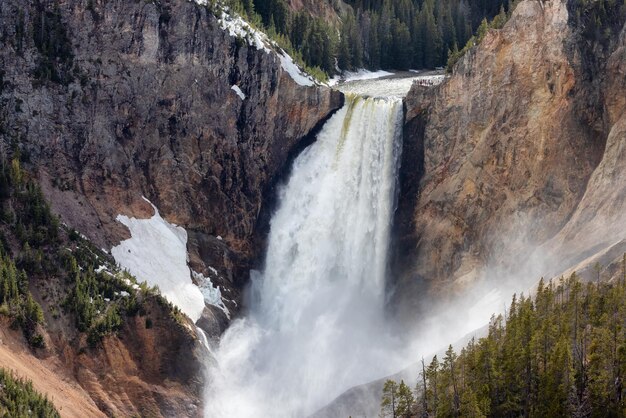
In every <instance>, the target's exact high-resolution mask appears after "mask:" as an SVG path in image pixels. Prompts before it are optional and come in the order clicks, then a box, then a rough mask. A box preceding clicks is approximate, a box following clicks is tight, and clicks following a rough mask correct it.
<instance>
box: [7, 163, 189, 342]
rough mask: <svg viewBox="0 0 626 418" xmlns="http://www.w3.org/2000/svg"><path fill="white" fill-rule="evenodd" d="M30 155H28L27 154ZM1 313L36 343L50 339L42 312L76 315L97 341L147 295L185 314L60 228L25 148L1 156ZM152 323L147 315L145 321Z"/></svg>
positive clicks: (137, 310)
mask: <svg viewBox="0 0 626 418" xmlns="http://www.w3.org/2000/svg"><path fill="white" fill-rule="evenodd" d="M24 158H28V157H27V156H25V157H24ZM0 206H1V210H0V315H4V316H7V317H9V318H10V319H11V324H12V326H13V327H14V328H16V329H17V328H21V329H22V331H23V333H24V336H25V337H26V339H27V341H28V342H29V344H30V345H31V346H32V347H34V348H43V347H44V346H45V339H44V336H43V332H44V328H45V327H44V326H45V323H44V322H45V321H44V311H43V309H42V306H41V304H40V303H39V302H38V301H36V300H35V298H34V297H33V294H32V293H31V291H35V289H36V293H37V294H38V295H39V300H40V301H45V304H44V305H45V306H46V307H47V309H48V311H49V312H50V316H51V317H52V318H53V319H57V318H59V317H60V316H61V315H62V314H68V315H70V316H71V318H73V319H72V321H73V323H74V324H75V327H76V329H77V330H78V331H79V332H85V333H87V341H88V343H89V345H90V346H91V347H95V346H96V345H97V344H98V343H99V342H100V340H101V339H102V338H103V337H104V336H106V335H108V334H111V333H115V332H116V331H118V330H119V329H120V328H121V326H122V324H123V322H124V318H126V317H132V316H135V315H138V314H141V313H142V311H143V309H142V300H143V299H145V298H148V297H155V298H157V299H158V300H159V301H160V303H161V304H162V305H167V306H169V307H170V310H171V312H172V315H173V316H174V317H175V318H179V319H178V320H180V317H181V315H182V314H181V313H180V311H179V309H178V308H176V307H174V306H173V305H171V304H169V303H168V302H167V301H166V300H165V299H164V298H162V297H161V296H160V295H158V289H150V288H148V286H147V285H146V284H145V283H143V284H141V286H140V285H137V284H136V283H134V281H135V279H134V278H132V277H131V276H130V275H128V274H127V273H125V272H120V271H117V269H116V267H115V263H114V261H113V260H112V259H111V258H110V256H108V255H107V254H105V253H104V252H102V251H101V250H99V249H97V248H95V247H94V246H93V245H92V244H90V243H89V242H88V241H87V240H85V239H83V238H82V237H81V236H80V234H78V233H77V232H76V231H73V230H67V229H66V228H63V227H61V225H60V223H59V220H58V218H57V217H56V216H54V215H53V214H52V213H51V211H50V207H49V206H48V204H47V203H46V201H45V199H44V197H43V195H42V193H41V190H40V188H39V186H38V185H37V184H36V183H35V182H34V181H33V180H32V179H31V178H30V176H29V175H28V173H26V172H25V171H24V170H23V169H22V168H21V162H20V155H19V152H18V151H16V152H15V156H14V157H13V158H12V159H4V160H2V161H0ZM146 323H148V322H146Z"/></svg>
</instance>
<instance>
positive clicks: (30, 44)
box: [0, 0, 343, 292]
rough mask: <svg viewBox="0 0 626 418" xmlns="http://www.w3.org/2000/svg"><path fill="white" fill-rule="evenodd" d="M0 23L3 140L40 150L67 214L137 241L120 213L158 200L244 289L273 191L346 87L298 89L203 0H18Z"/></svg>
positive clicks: (36, 162)
mask: <svg viewBox="0 0 626 418" xmlns="http://www.w3.org/2000/svg"><path fill="white" fill-rule="evenodd" d="M0 21H1V22H2V28H3V29H2V31H3V34H2V41H1V42H2V48H1V52H0V60H1V62H2V63H3V65H2V68H3V72H2V85H3V88H2V100H3V106H2V112H1V114H2V119H1V121H2V139H3V143H4V144H5V146H7V147H8V146H10V144H11V142H14V143H19V144H20V145H19V146H20V147H21V148H22V152H23V153H28V155H29V156H30V159H31V162H32V164H33V167H35V168H36V169H37V170H38V172H39V175H40V178H41V182H42V184H43V186H44V191H45V194H46V197H47V198H48V199H49V200H50V201H51V202H52V204H53V208H54V209H55V210H56V211H57V212H58V213H59V214H60V215H61V216H62V218H63V220H64V221H65V222H66V223H67V224H69V225H70V226H72V227H75V228H76V229H77V230H79V231H80V232H82V233H83V234H85V235H86V236H87V237H89V238H90V239H91V240H93V241H95V242H96V243H97V244H98V245H100V246H102V247H105V248H110V247H111V246H113V245H116V244H117V243H118V242H119V241H120V240H121V239H124V238H127V237H128V231H127V230H126V228H125V227H123V226H122V225H120V224H119V223H117V222H116V221H115V218H116V216H117V215H118V214H125V215H134V216H138V217H149V216H150V215H151V214H152V209H151V208H150V206H149V205H148V204H147V203H146V202H145V201H143V200H142V199H141V197H142V196H145V197H146V198H148V199H149V200H150V201H151V202H152V203H154V204H155V205H156V206H157V207H158V208H159V210H160V212H161V214H162V215H163V217H164V218H166V219H167V220H168V221H169V222H171V223H175V224H178V225H181V226H183V227H184V228H185V229H187V230H188V231H189V233H190V234H193V235H194V237H196V239H195V241H193V243H195V244H196V245H195V246H194V247H193V250H194V253H193V254H191V256H190V257H191V258H192V259H193V260H195V263H196V268H197V270H198V271H201V270H203V269H205V268H206V266H208V265H211V266H213V267H215V268H217V269H218V270H220V271H221V273H222V274H221V275H220V276H223V277H227V278H229V280H230V282H228V281H227V280H225V281H226V282H225V283H219V285H221V286H226V287H231V288H235V290H234V292H236V288H238V287H239V286H240V285H241V284H242V283H243V282H245V280H246V275H247V271H248V268H249V267H250V263H251V260H255V259H256V258H258V257H259V254H260V250H261V245H260V244H259V243H260V242H261V241H262V239H263V233H262V232H259V231H263V229H264V227H263V226H262V225H261V226H260V225H259V219H263V217H262V216H260V214H262V211H263V208H264V207H265V206H267V205H265V204H266V203H267V202H268V201H269V200H271V195H272V187H273V186H274V184H275V183H276V181H277V179H278V177H279V176H280V173H282V172H283V171H284V170H285V166H286V165H287V163H288V161H289V158H290V154H293V153H294V152H295V150H297V149H298V148H299V147H300V146H301V144H302V143H303V141H305V139H306V137H307V135H308V134H310V133H311V132H312V131H313V130H314V128H315V127H316V126H318V125H320V124H321V123H322V121H324V120H325V119H326V118H327V117H328V116H329V115H330V113H331V112H332V111H333V110H335V109H336V108H338V107H339V106H340V105H341V104H342V100H343V99H342V95H341V94H340V93H338V92H333V91H331V90H330V89H328V88H323V87H317V86H314V87H304V86H300V85H298V84H297V83H296V82H294V80H293V79H292V78H291V77H290V75H289V74H288V73H287V72H285V71H284V70H283V69H282V67H281V65H280V62H279V60H278V57H277V56H276V54H274V53H268V52H266V51H263V50H257V49H256V48H255V47H251V46H249V45H248V43H247V42H246V41H245V40H244V39H239V38H236V37H232V36H230V35H229V34H228V32H226V31H224V30H223V29H221V27H220V24H219V22H218V20H217V18H216V17H215V16H214V15H213V14H212V11H211V10H210V9H209V8H207V7H203V6H199V5H197V4H196V3H194V2H190V1H184V0H176V1H158V2H146V1H121V0H120V1H92V0H89V1H87V0H85V1H76V2H60V1H57V0H39V1H35V2H27V1H21V0H12V1H9V2H3V4H2V6H0ZM16 22H17V23H16ZM233 85H237V86H238V87H239V89H240V90H241V91H242V92H243V94H244V95H245V99H242V98H240V96H239V95H238V94H237V93H236V92H235V91H234V90H233V89H232V88H231V87H232V86H233ZM303 138H304V139H303ZM218 236H220V237H221V238H223V240H222V242H223V244H224V246H225V249H224V252H223V253H221V254H218V256H216V257H214V259H211V260H203V259H202V257H200V254H201V253H202V254H209V253H211V251H205V250H204V249H203V248H198V247H197V244H198V243H202V242H207V241H211V239H213V240H215V238H216V237H218ZM202 237H204V238H202ZM190 243H192V242H191V241H190ZM225 260H226V261H225Z"/></svg>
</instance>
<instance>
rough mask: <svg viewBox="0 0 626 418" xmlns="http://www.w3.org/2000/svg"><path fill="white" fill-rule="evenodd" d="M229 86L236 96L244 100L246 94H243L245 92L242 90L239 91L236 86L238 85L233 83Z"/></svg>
mask: <svg viewBox="0 0 626 418" xmlns="http://www.w3.org/2000/svg"><path fill="white" fill-rule="evenodd" d="M230 88H231V89H232V90H233V91H234V92H235V93H237V96H239V98H240V99H241V100H246V95H245V94H243V91H241V89H240V88H239V86H238V85H236V84H233V85H232V86H230Z"/></svg>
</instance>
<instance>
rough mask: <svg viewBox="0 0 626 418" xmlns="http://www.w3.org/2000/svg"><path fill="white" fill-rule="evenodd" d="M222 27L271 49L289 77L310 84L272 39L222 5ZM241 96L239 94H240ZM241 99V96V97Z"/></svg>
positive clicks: (202, 0) (203, 1)
mask: <svg viewBox="0 0 626 418" xmlns="http://www.w3.org/2000/svg"><path fill="white" fill-rule="evenodd" d="M195 1H196V3H198V4H200V5H203V6H206V5H207V4H208V3H209V0H195ZM218 21H219V23H220V26H221V28H222V29H224V30H225V31H227V32H228V33H229V34H230V36H233V37H236V38H242V39H245V40H246V42H248V45H250V46H253V47H254V48H256V49H258V50H263V51H265V52H266V53H268V54H270V53H272V52H273V50H275V51H276V55H277V56H278V59H279V60H280V65H281V67H282V68H283V70H285V71H286V72H287V73H288V74H289V75H290V76H291V78H292V79H293V80H294V81H295V82H296V83H298V84H300V85H301V86H312V85H314V84H315V80H314V79H313V77H311V76H310V75H309V74H307V73H306V72H304V71H302V69H300V67H298V65H297V64H296V63H295V62H294V60H293V58H292V57H291V56H289V54H287V53H286V52H285V51H283V50H282V48H280V47H279V46H278V45H277V44H276V42H274V41H272V40H271V39H269V38H268V37H267V35H266V34H265V33H263V32H261V31H260V30H257V29H255V28H253V27H252V26H250V24H249V23H248V22H246V21H245V20H243V18H242V17H241V16H239V15H236V14H230V13H229V9H228V8H227V7H223V9H222V11H221V14H220V17H219V19H218ZM240 97H241V96H240ZM242 99H243V98H242Z"/></svg>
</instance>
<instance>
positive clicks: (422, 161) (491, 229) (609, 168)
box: [393, 0, 626, 317]
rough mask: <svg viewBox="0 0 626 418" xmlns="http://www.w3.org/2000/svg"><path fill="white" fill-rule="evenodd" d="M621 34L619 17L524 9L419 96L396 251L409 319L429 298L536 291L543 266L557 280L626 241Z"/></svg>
mask: <svg viewBox="0 0 626 418" xmlns="http://www.w3.org/2000/svg"><path fill="white" fill-rule="evenodd" d="M596 6H597V8H595V7H596ZM601 7H606V8H607V11H606V15H600V12H599V11H598V10H599V9H600V8H601ZM596 17H598V19H597V20H596ZM594 25H600V27H599V28H596V27H595V26H594ZM624 31H625V29H624V16H623V15H622V14H620V12H619V6H616V8H615V9H610V6H608V5H604V6H602V5H599V4H598V5H595V6H594V5H586V6H585V5H583V4H582V3H580V4H579V3H578V2H574V1H571V2H569V3H568V2H567V1H559V0H553V1H546V2H544V1H530V0H527V1H522V2H521V3H519V5H518V6H517V7H516V9H515V11H514V12H513V14H512V17H511V18H510V20H509V21H508V23H507V24H506V25H505V26H504V28H503V29H501V30H490V31H489V32H488V33H487V34H486V36H485V38H484V39H483V40H482V42H481V43H480V45H479V46H478V47H476V48H474V49H472V50H470V51H469V52H468V53H467V54H465V56H464V57H463V58H462V59H461V60H460V61H459V62H458V63H457V65H456V66H455V68H454V71H453V74H452V75H451V76H450V77H449V78H448V79H447V80H446V81H445V82H444V83H443V84H442V85H440V86H438V87H436V88H434V89H428V88H424V87H420V86H417V85H415V86H413V88H412V90H411V92H410V93H409V95H408V97H407V101H406V104H405V106H406V124H405V147H404V155H403V162H402V163H403V164H402V165H403V168H402V173H401V180H400V181H401V196H400V202H399V208H398V213H397V218H396V237H397V240H396V246H395V252H394V270H395V271H394V273H395V275H396V276H395V277H396V282H395V283H394V286H395V287H394V290H395V293H394V294H395V299H394V304H393V305H394V307H395V308H397V310H399V311H401V312H402V314H403V315H407V316H408V317H411V316H413V315H414V314H415V313H416V312H419V311H420V309H421V307H420V304H423V302H422V301H423V300H425V299H424V297H423V294H424V293H426V294H430V295H431V296H433V295H434V296H437V297H439V298H444V299H445V298H448V297H450V296H451V295H455V294H458V293H459V292H461V291H462V290H464V289H467V288H468V287H470V286H471V285H473V284H475V283H476V282H480V281H481V280H485V279H487V280H488V279H491V280H499V281H506V280H509V281H520V280H522V279H524V280H531V279H538V278H539V276H538V275H540V274H546V273H549V272H548V271H545V270H544V267H543V266H542V264H543V261H547V260H549V261H550V265H551V266H553V267H554V266H555V265H556V264H558V263H561V264H562V265H559V266H558V267H557V268H556V269H553V270H554V271H552V273H555V274H556V273H558V272H559V268H563V269H565V268H567V267H569V266H571V265H572V264H574V263H576V262H578V261H580V260H581V259H583V258H586V257H587V256H589V255H590V254H591V253H593V252H594V251H595V250H598V249H599V248H603V247H604V246H606V245H609V244H612V243H615V242H618V241H620V239H622V238H623V235H624V232H625V229H624V213H625V212H624V209H625V207H624V200H625V198H626V197H625V196H626V194H625V191H624V181H623V180H624V167H623V153H624V145H623V143H624V141H623V140H624V134H625V131H624V110H625V107H624V104H625V101H624V97H626V85H625V81H624V80H625V78H624V74H625V68H624V62H625V60H624V46H625V45H626V43H625V36H624ZM620 226H621V227H620ZM538 246H540V248H539V249H537V250H535V249H536V247H538ZM534 275H537V277H534ZM520 285H521V283H520ZM522 290H523V288H522ZM420 295H421V296H420Z"/></svg>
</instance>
